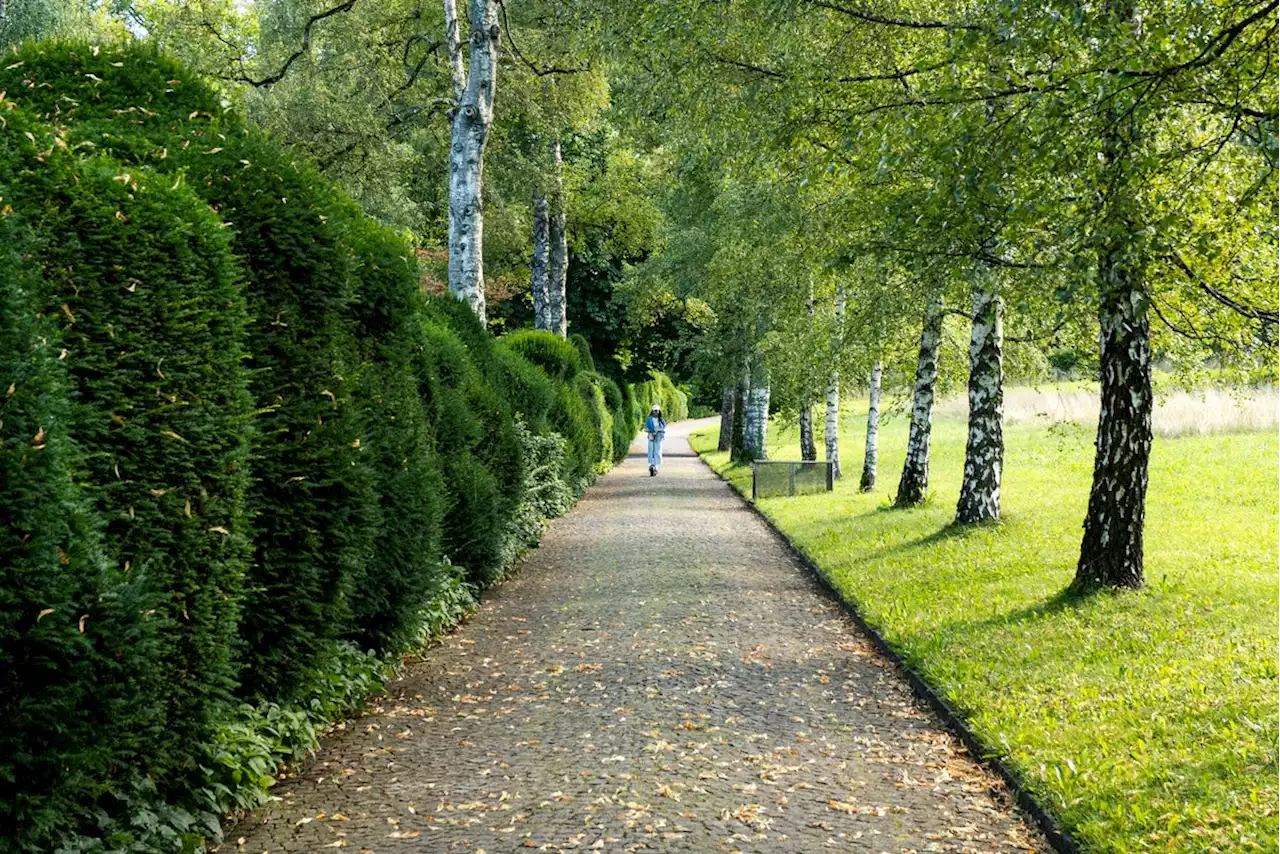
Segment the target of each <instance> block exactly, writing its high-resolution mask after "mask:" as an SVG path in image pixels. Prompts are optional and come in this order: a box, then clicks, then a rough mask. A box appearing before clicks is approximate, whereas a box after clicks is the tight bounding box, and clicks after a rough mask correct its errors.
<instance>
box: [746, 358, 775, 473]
mask: <svg viewBox="0 0 1280 854" xmlns="http://www.w3.org/2000/svg"><path fill="white" fill-rule="evenodd" d="M746 421H747V423H746V425H745V429H744V431H743V433H744V435H743V446H744V450H745V451H746V453H747V458H748V459H751V460H764V459H768V450H767V447H768V445H767V439H768V433H769V384H768V382H767V381H766V380H765V379H764V378H763V376H761V375H760V374H757V373H756V372H754V371H753V372H752V377H751V391H750V395H749V396H748V398H747V418H746Z"/></svg>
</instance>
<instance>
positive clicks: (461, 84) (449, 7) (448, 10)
mask: <svg viewBox="0 0 1280 854" xmlns="http://www.w3.org/2000/svg"><path fill="white" fill-rule="evenodd" d="M444 40H445V44H447V45H448V46H449V68H450V69H451V70H452V72H453V100H454V101H455V102H456V103H459V104H460V103H462V95H463V93H464V92H465V91H466V89H467V70H466V69H465V68H463V66H462V30H460V29H459V28H458V4H457V3H456V2H455V0H444Z"/></svg>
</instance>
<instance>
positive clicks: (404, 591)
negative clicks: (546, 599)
mask: <svg viewBox="0 0 1280 854" xmlns="http://www.w3.org/2000/svg"><path fill="white" fill-rule="evenodd" d="M344 228H345V231H346V235H347V240H348V241H349V242H350V243H351V244H352V247H353V258H352V264H353V270H352V272H353V275H354V276H355V278H356V282H357V293H356V299H355V300H354V302H353V303H352V306H351V308H350V314H351V317H352V319H353V321H354V323H355V329H354V332H355V337H356V340H357V341H359V342H360V357H361V368H360V372H359V374H358V378H357V382H356V390H355V395H356V398H357V401H358V409H359V411H360V414H361V418H362V430H361V436H362V445H361V449H360V450H361V453H363V454H365V455H366V461H367V462H368V463H369V464H370V465H372V467H373V470H374V491H375V493H376V496H377V502H378V504H377V508H378V514H377V518H376V524H377V530H376V534H375V535H374V537H373V548H372V552H371V556H370V560H369V561H368V562H367V563H366V564H365V565H364V566H363V567H361V568H360V569H359V570H358V571H357V574H356V575H355V577H354V578H353V580H352V585H351V591H352V592H351V626H350V629H349V632H348V634H349V635H350V636H351V637H352V638H353V639H354V640H356V641H357V642H358V643H360V644H361V645H363V646H364V647H372V648H374V649H377V650H379V651H390V650H398V649H403V648H405V647H407V646H409V645H410V644H412V643H413V641H414V638H415V637H416V634H417V631H418V621H419V612H420V611H421V609H422V608H423V607H424V606H425V604H426V603H427V602H428V601H429V600H430V598H431V596H432V595H433V593H434V592H435V591H436V589H437V588H438V586H439V584H440V583H441V567H440V562H439V559H440V540H441V524H442V518H443V515H444V503H445V499H444V481H443V477H442V475H441V472H440V464H439V460H438V459H437V457H436V453H435V447H434V440H433V436H432V433H431V427H430V423H429V421H428V418H427V413H426V410H425V408H424V404H423V400H422V397H421V395H420V391H419V382H418V378H417V375H416V374H415V369H416V367H417V361H418V357H419V354H418V352H417V351H418V349H419V348H420V347H421V343H422V340H421V330H420V328H419V325H418V320H417V318H418V311H419V301H420V297H419V294H418V287H417V286H418V282H417V266H416V263H415V262H414V260H413V259H412V256H411V255H410V250H409V247H408V246H407V245H406V244H405V242H404V241H403V240H402V239H401V238H400V237H399V236H398V235H395V234H394V233H392V232H390V231H388V230H387V229H385V228H382V227H381V226H378V225H376V224H375V223H373V221H372V220H369V219H367V218H366V217H364V216H363V215H362V214H361V213H360V212H359V210H358V209H355V210H352V211H350V212H349V214H348V216H347V224H346V225H345V226H344Z"/></svg>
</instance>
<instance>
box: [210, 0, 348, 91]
mask: <svg viewBox="0 0 1280 854" xmlns="http://www.w3.org/2000/svg"><path fill="white" fill-rule="evenodd" d="M357 2H359V0H347V1H346V2H345V3H339V4H338V5H337V6H334V7H333V8H331V9H326V10H325V11H323V12H318V13H316V14H315V15H312V16H311V17H310V18H308V19H307V24H306V26H305V27H303V28H302V45H301V46H300V47H299V48H298V49H297V50H295V51H294V52H293V53H292V54H290V55H289V58H288V59H286V60H285V61H284V65H282V66H281V67H280V70H279V71H277V72H276V73H275V74H270V75H268V76H266V77H263V78H262V79H261V80H254V79H253V78H251V77H249V75H247V74H243V73H242V74H241V75H240V76H239V77H236V78H233V79H234V80H235V82H237V83H247V84H249V85H250V86H254V87H258V88H261V87H264V86H273V85H275V84H276V83H279V82H280V81H281V80H283V79H284V76H285V75H286V74H288V73H289V68H290V67H291V66H292V65H293V63H294V62H296V61H297V60H298V59H299V58H301V57H302V55H303V54H305V53H306V52H307V51H309V50H310V49H311V28H312V27H314V26H315V25H316V24H318V23H319V22H321V21H323V20H324V19H325V18H332V17H333V16H334V15H338V14H341V13H343V12H350V11H351V9H352V7H354V6H355V5H356V3H357Z"/></svg>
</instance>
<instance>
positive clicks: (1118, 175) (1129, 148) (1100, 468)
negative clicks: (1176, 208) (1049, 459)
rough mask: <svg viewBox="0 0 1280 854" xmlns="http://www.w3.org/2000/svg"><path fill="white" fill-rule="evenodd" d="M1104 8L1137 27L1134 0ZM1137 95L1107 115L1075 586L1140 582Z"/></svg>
mask: <svg viewBox="0 0 1280 854" xmlns="http://www.w3.org/2000/svg"><path fill="white" fill-rule="evenodd" d="M1107 11H1108V12H1110V13H1111V14H1112V15H1113V16H1114V18H1115V19H1116V20H1117V21H1121V22H1127V23H1128V25H1130V26H1132V27H1135V28H1136V27H1138V26H1139V24H1138V21H1137V4H1136V3H1135V2H1134V0H1113V2H1111V3H1108V4H1107ZM1138 109H1139V107H1138V105H1137V104H1134V105H1131V106H1127V105H1126V104H1125V103H1123V101H1122V100H1120V99H1118V98H1117V99H1114V100H1112V101H1111V102H1110V105H1109V107H1108V109H1106V110H1104V111H1103V113H1102V116H1101V119H1102V122H1103V125H1102V129H1101V134H1100V135H1101V139H1102V152H1101V154H1102V160H1101V165H1102V170H1101V175H1100V176H1099V178H1100V182H1101V186H1102V187H1104V188H1105V190H1104V191H1103V198H1102V208H1101V217H1100V219H1101V222H1100V225H1101V232H1102V240H1101V244H1100V246H1099V252H1098V266H1097V280H1098V325H1099V328H1100V329H1099V331H1100V334H1099V339H1100V340H1099V347H1100V350H1101V359H1100V365H1099V367H1100V370H1101V380H1102V400H1101V408H1100V410H1099V413H1098V436H1097V442H1096V444H1097V452H1096V455H1095V456H1094V463H1093V486H1092V488H1091V489H1090V491H1089V509H1088V511H1087V512H1086V514H1085V520H1084V538H1083V540H1082V542H1081V544H1080V560H1079V562H1078V563H1077V565H1076V577H1075V581H1074V582H1073V584H1072V586H1073V587H1075V588H1076V589H1088V588H1092V587H1098V586H1106V587H1140V586H1142V581H1143V529H1144V525H1145V521H1146V503H1147V476H1148V474H1147V467H1148V464H1149V462H1150V459H1151V410H1152V406H1153V400H1152V395H1151V320H1150V316H1149V309H1150V303H1149V302H1148V300H1147V288H1146V272H1147V270H1146V266H1147V255H1146V247H1145V246H1144V245H1143V243H1142V234H1143V231H1144V225H1145V223H1144V222H1143V216H1142V210H1141V206H1142V200H1141V195H1140V188H1139V185H1138V178H1137V176H1136V175H1135V174H1134V173H1135V172H1136V171H1137V169H1138V168H1139V166H1138V164H1137V163H1135V161H1134V157H1133V155H1134V149H1135V148H1136V147H1137V146H1138V145H1139V144H1140V141H1141V127H1140V119H1139V117H1138Z"/></svg>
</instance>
